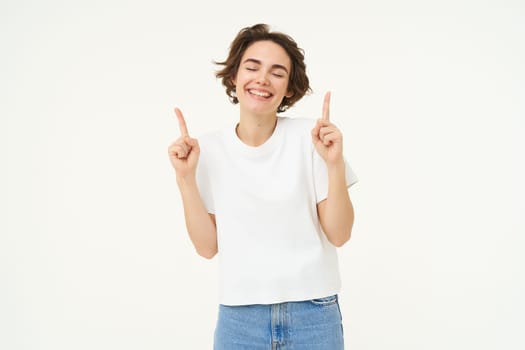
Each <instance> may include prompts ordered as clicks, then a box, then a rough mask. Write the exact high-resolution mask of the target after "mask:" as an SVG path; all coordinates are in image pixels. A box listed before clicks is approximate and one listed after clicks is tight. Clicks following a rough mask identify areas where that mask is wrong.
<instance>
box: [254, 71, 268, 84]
mask: <svg viewBox="0 0 525 350" xmlns="http://www.w3.org/2000/svg"><path fill="white" fill-rule="evenodd" d="M268 74H269V73H268V72H265V71H264V70H262V69H261V70H260V71H259V74H258V75H257V79H256V82H257V83H258V84H261V85H268V83H269V80H268Z"/></svg>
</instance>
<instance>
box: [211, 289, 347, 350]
mask: <svg viewBox="0 0 525 350" xmlns="http://www.w3.org/2000/svg"><path fill="white" fill-rule="evenodd" d="M213 349H214V350H342V349H344V341H343V324H342V319H341V310H340V308H339V302H338V296H337V294H336V295H332V296H329V297H326V298H320V299H312V300H305V301H299V302H286V303H279V304H271V305H260V304H257V305H242V306H226V305H222V304H221V305H219V317H218V320H217V326H216V329H215V339H214V347H213Z"/></svg>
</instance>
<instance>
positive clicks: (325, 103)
mask: <svg viewBox="0 0 525 350" xmlns="http://www.w3.org/2000/svg"><path fill="white" fill-rule="evenodd" d="M330 95H331V93H330V91H328V92H327V93H326V94H325V95H324V101H323V120H326V121H329V120H330Z"/></svg>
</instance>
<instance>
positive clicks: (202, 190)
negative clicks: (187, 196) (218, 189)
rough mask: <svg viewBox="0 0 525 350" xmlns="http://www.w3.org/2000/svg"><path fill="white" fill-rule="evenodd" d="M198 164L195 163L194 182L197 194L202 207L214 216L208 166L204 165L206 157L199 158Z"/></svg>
mask: <svg viewBox="0 0 525 350" xmlns="http://www.w3.org/2000/svg"><path fill="white" fill-rule="evenodd" d="M200 158H201V159H199V163H197V169H196V181H197V187H198V189H199V194H200V196H201V199H202V201H203V202H204V207H205V208H206V210H207V211H208V213H210V214H215V205H214V202H213V193H212V185H211V181H210V173H209V166H208V164H207V163H206V157H202V156H201V157H200Z"/></svg>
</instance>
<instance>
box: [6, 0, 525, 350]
mask: <svg viewBox="0 0 525 350" xmlns="http://www.w3.org/2000/svg"><path fill="white" fill-rule="evenodd" d="M258 22H266V23H269V24H270V25H271V26H272V28H273V29H275V30H280V31H284V32H286V33H288V34H290V35H291V36H292V37H294V38H295V39H296V40H297V41H298V43H299V45H300V46H301V47H302V48H304V49H305V51H306V60H307V67H308V72H309V74H310V78H311V83H312V87H313V89H314V93H313V94H312V95H310V96H307V97H305V98H304V100H302V101H300V102H299V104H298V105H297V106H296V107H294V108H292V109H291V110H290V111H289V112H288V115H290V116H306V117H311V118H317V117H319V115H320V111H321V104H322V96H323V93H324V92H325V91H326V90H331V91H332V92H333V95H332V106H331V107H332V108H331V116H332V120H333V121H334V123H336V124H337V125H338V126H339V127H340V128H341V129H342V130H343V134H344V136H345V155H346V158H347V159H348V160H349V161H350V163H351V165H352V167H353V168H354V170H355V171H356V173H357V174H358V176H359V178H360V182H359V183H358V184H357V185H355V187H352V189H351V190H350V194H351V197H352V199H353V202H354V205H355V208H356V215H357V218H356V224H355V226H354V231H353V237H352V240H351V241H350V242H349V243H348V244H347V245H345V246H344V247H343V248H341V249H340V250H339V253H340V261H341V269H342V275H343V290H342V292H341V308H342V312H343V317H344V324H345V337H346V345H347V348H349V349H369V350H383V349H400V350H401V349H402V350H408V349H414V350H420V349H436V350H437V349H480V350H481V349H483V350H484V349H509V350H510V349H523V348H524V347H525V339H524V338H523V336H522V335H521V334H520V332H521V331H523V329H525V302H524V301H523V295H525V282H524V279H525V278H524V277H525V268H524V266H525V261H524V258H523V253H524V248H525V244H524V241H525V238H524V234H525V223H524V219H523V216H524V215H523V214H524V209H525V208H524V205H523V198H524V195H525V191H524V185H523V178H524V177H525V172H524V170H523V169H524V167H523V150H524V149H525V142H524V137H523V135H524V131H525V130H524V116H525V102H524V101H525V67H524V63H523V62H525V48H524V38H525V5H524V4H523V2H522V1H519V0H515V1H511V0H498V1H496V0H489V1H474V0H471V1H468V0H459V1H458V0H454V1H452V0H445V1H432V2H430V1H415V0H413V1H410V0H401V1H388V0H372V1H363V2H355V1H353V2H348V3H346V4H344V5H343V2H341V4H339V3H333V4H332V3H331V2H330V1H322V2H316V3H314V4H312V5H306V4H305V2H303V1H301V2H295V3H294V2H286V1H279V2H275V3H269V2H263V3H254V2H244V1H237V2H216V3H211V2H210V3H209V4H206V3H199V2H196V1H193V2H177V1H142V2H139V1H116V0H105V1H98V0H97V1H93V0H91V1H58V0H49V1H28V0H23V1H14V0H7V1H6V0H2V2H1V4H0V29H1V30H0V38H1V49H0V50H1V52H2V54H1V55H0V77H1V79H0V81H1V83H0V87H1V94H0V99H1V100H0V112H1V121H2V124H1V140H2V147H1V149H2V162H1V165H0V166H1V172H0V174H1V175H0V176H1V185H2V186H1V192H0V195H1V198H2V200H1V205H2V207H1V209H2V210H1V213H2V214H0V215H1V218H2V219H1V235H0V254H1V255H0V263H1V264H0V273H1V275H0V277H1V278H0V348H1V349H6V350H19V349H31V350H32V349H35V350H36V349H53V350H62V349H64V350H65V349H67V350H69V349H77V350H81V349H101V350H102V349H126V350H134V349H158V350H161V349H211V344H212V334H213V330H214V326H215V320H216V311H217V304H216V303H217V296H216V294H217V287H216V284H217V266H216V260H217V259H216V258H215V259H213V260H211V261H208V260H205V259H203V258H201V257H199V256H198V255H197V254H196V253H195V251H194V249H193V247H192V245H191V242H190V240H189V238H188V236H187V233H186V230H185V226H184V220H183V215H182V207H181V203H180V197H179V194H178V190H177V186H176V183H175V175H174V171H173V170H172V168H171V166H170V164H169V161H168V158H167V147H168V145H169V143H171V142H172V141H173V140H174V139H175V138H176V137H178V126H177V122H176V119H175V117H174V116H173V114H172V113H171V110H172V108H173V107H174V106H179V107H180V108H181V109H182V110H183V112H184V113H185V116H186V118H187V121H188V127H189V130H190V133H191V134H193V135H194V136H198V135H199V134H201V133H204V132H206V131H209V130H215V129H217V128H222V127H224V126H226V125H229V124H231V123H232V122H234V121H235V120H236V118H237V108H236V107H235V106H232V105H230V104H229V102H228V100H227V98H226V95H225V94H224V91H223V89H222V87H221V86H220V84H219V82H218V81H217V80H216V79H215V78H214V75H213V72H214V70H215V69H216V67H215V66H214V65H213V64H212V61H213V60H221V59H223V58H225V56H226V53H227V49H228V46H229V44H230V42H231V40H232V39H233V37H234V36H235V35H236V33H237V32H238V30H240V29H241V28H242V27H245V26H248V25H252V24H255V23H258ZM254 249H257V247H254ZM269 254H271V252H269Z"/></svg>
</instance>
